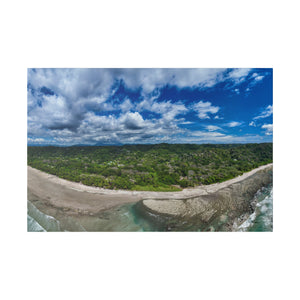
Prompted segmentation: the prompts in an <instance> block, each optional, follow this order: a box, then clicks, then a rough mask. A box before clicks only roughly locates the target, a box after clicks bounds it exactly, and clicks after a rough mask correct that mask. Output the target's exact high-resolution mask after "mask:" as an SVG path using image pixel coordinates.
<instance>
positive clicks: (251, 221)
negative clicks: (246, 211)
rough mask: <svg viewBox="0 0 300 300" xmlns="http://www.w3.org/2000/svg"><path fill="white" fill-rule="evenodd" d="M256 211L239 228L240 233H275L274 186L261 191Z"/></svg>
mask: <svg viewBox="0 0 300 300" xmlns="http://www.w3.org/2000/svg"><path fill="white" fill-rule="evenodd" d="M255 198H256V200H257V204H256V207H255V211H254V212H253V214H252V215H250V216H249V218H248V219H247V220H246V221H245V222H244V223H243V224H242V225H241V226H240V227H239V231H250V232H251V231H252V232H261V231H273V186H269V187H267V188H262V189H261V190H259V191H258V192H257V193H256V195H255Z"/></svg>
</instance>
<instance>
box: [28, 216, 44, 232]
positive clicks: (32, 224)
mask: <svg viewBox="0 0 300 300" xmlns="http://www.w3.org/2000/svg"><path fill="white" fill-rule="evenodd" d="M27 231H28V232H30V231H35V232H36V231H38V232H43V231H46V230H45V228H43V227H42V226H41V225H40V224H39V223H38V222H37V221H36V220H34V219H33V218H32V217H30V216H29V215H27Z"/></svg>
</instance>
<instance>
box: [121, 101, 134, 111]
mask: <svg viewBox="0 0 300 300" xmlns="http://www.w3.org/2000/svg"><path fill="white" fill-rule="evenodd" d="M119 107H120V109H121V110H122V111H123V112H127V111H130V110H131V109H133V107H134V106H133V104H132V103H131V101H130V99H128V98H127V99H125V100H124V102H122V103H121V104H120V105H119Z"/></svg>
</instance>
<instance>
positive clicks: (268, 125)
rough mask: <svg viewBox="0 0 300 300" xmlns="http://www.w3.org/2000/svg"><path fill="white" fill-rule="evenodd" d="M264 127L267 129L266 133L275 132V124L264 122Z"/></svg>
mask: <svg viewBox="0 0 300 300" xmlns="http://www.w3.org/2000/svg"><path fill="white" fill-rule="evenodd" d="M261 128H262V129H265V130H266V131H265V134H266V135H272V134H273V124H264V125H262V126H261Z"/></svg>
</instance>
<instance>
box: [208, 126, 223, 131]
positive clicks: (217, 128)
mask: <svg viewBox="0 0 300 300" xmlns="http://www.w3.org/2000/svg"><path fill="white" fill-rule="evenodd" d="M205 128H206V129H207V130H208V131H216V130H222V128H221V127H219V126H215V125H207V126H205Z"/></svg>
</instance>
